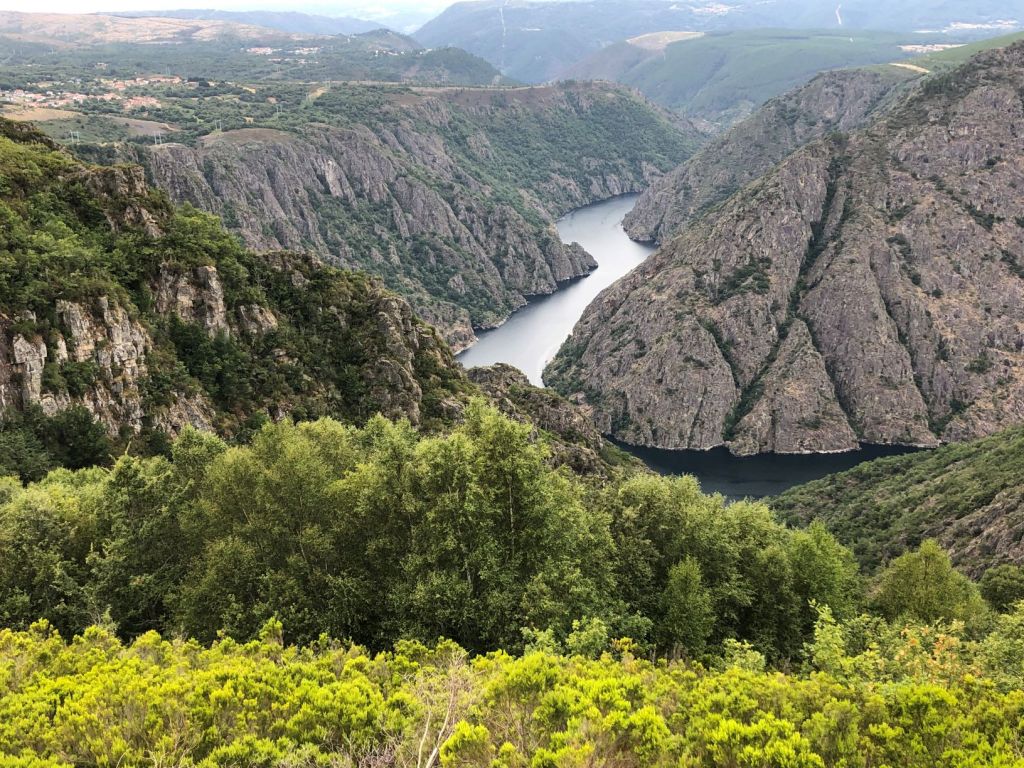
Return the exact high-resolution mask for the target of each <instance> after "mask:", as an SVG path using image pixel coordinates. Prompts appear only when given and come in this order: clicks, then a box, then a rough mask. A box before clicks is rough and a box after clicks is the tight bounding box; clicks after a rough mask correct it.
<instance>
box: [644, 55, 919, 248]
mask: <svg viewBox="0 0 1024 768" xmlns="http://www.w3.org/2000/svg"><path fill="white" fill-rule="evenodd" d="M913 76H914V75H913V73H911V72H910V71H908V70H906V69H896V68H895V67H894V68H892V71H891V72H883V71H876V70H867V69H850V70H839V71H835V72H825V73H823V74H821V75H818V76H817V77H816V78H814V79H813V80H812V81H811V82H810V83H808V84H807V85H805V86H803V87H801V88H797V89H796V90H794V91H791V92H790V93H787V94H785V95H784V96H780V97H778V98H777V99H774V100H772V101H770V102H768V103H767V104H765V105H764V106H763V107H761V108H760V109H759V110H757V111H756V112H755V113H754V114H753V115H751V116H750V117H749V118H747V119H746V120H744V121H743V122H741V123H739V124H738V125H737V126H736V127H734V128H732V129H731V130H729V131H727V132H726V133H724V134H723V135H722V136H719V137H718V138H717V139H715V140H713V141H711V142H710V143H708V144H707V145H705V146H704V147H703V148H702V149H701V150H700V151H699V152H697V153H696V154H695V155H694V156H693V157H692V158H690V159H689V160H687V161H686V162H685V163H683V164H682V165H680V166H679V167H678V168H676V169H675V170H673V171H671V172H669V173H667V174H665V175H664V176H663V177H661V178H660V179H657V180H656V181H655V182H654V183H653V184H651V186H650V187H649V188H648V189H647V190H646V191H645V192H644V193H643V194H642V195H641V196H640V199H639V200H638V201H637V204H636V207H635V208H634V209H633V210H632V211H631V212H630V213H629V214H628V215H627V216H626V219H625V222H624V226H625V228H626V232H627V233H628V234H629V236H630V237H632V238H633V239H634V240H640V241H643V242H667V241H668V240H670V239H671V238H672V237H673V236H674V235H675V234H677V233H679V232H681V231H682V230H683V228H685V227H686V226H687V225H689V224H690V223H691V222H693V221H694V220H695V219H697V218H699V217H700V216H701V215H702V214H703V213H705V212H706V211H708V210H709V209H711V208H712V207H714V206H715V205H717V204H719V203H721V202H722V201H724V200H726V199H727V198H728V197H730V196H731V195H732V194H733V193H735V192H737V191H738V190H740V189H741V188H743V187H744V186H746V185H747V184H749V183H750V182H752V181H754V180H755V179H757V178H759V177H760V176H762V175H764V174H765V173H767V172H768V171H769V170H771V169H772V168H773V167H774V166H775V165H777V164H778V163H780V162H781V161H782V160H784V159H785V158H786V157H788V156H789V155H790V154H791V153H793V152H794V151H796V150H797V149H799V148H800V147H803V146H805V145H806V144H808V143H809V142H811V141H814V140H815V139H820V138H822V137H824V136H825V135H827V134H828V133H831V132H834V131H842V132H848V131H851V130H854V129H856V128H858V127H860V126H862V125H864V123H865V122H867V120H868V119H869V118H871V117H872V116H874V115H876V114H879V113H880V112H882V111H884V110H885V109H886V108H887V107H888V106H890V105H891V104H892V102H893V99H894V97H895V96H896V95H897V94H898V93H900V92H902V90H903V86H905V85H906V82H907V81H908V80H910V79H912V77H913Z"/></svg>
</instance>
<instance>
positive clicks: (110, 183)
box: [0, 120, 470, 477]
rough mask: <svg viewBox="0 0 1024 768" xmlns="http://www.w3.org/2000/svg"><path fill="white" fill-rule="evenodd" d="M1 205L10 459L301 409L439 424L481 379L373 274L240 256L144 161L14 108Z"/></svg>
mask: <svg viewBox="0 0 1024 768" xmlns="http://www.w3.org/2000/svg"><path fill="white" fill-rule="evenodd" d="M0 216H2V218H3V223H4V226H3V228H2V229H0V329H2V336H0V406H2V408H3V411H4V413H3V418H4V426H3V431H2V432H0V437H2V442H3V450H0V454H3V458H2V462H0V463H2V465H3V469H4V471H5V472H12V473H15V474H21V475H22V476H24V477H38V476H39V475H40V474H41V473H42V472H43V471H45V469H46V468H47V467H49V466H52V465H54V464H70V465H72V466H81V465H82V464H83V463H86V464H87V463H91V462H94V461H97V460H105V457H106V454H107V453H109V451H110V450H111V441H113V442H114V443H117V444H120V445H121V446H122V447H123V446H124V445H125V444H126V443H127V442H129V441H132V442H134V443H135V444H136V446H137V447H138V446H139V445H149V446H150V449H152V450H160V448H161V446H162V445H165V442H166V434H167V433H174V432H177V431H178V430H180V429H181V428H182V427H183V426H185V425H193V426H197V427H203V428H207V429H210V428H216V429H218V430H219V431H221V432H222V433H223V434H226V435H233V434H241V435H244V434H245V433H246V432H247V431H251V430H252V429H254V428H256V427H258V425H259V424H260V423H261V421H262V420H265V419H267V418H269V417H270V416H276V417H279V416H282V415H285V414H289V413H291V414H293V415H295V416H296V417H300V418H301V417H306V418H312V417H316V416H318V415H328V414H330V415H334V416H338V417H342V418H346V419H350V420H355V421H359V420H365V419H366V418H368V417H369V416H371V415H373V414H374V413H376V412H378V411H380V412H384V413H387V414H390V415H392V416H405V417H407V418H409V419H411V420H412V421H413V422H415V423H422V424H429V423H431V422H434V423H437V421H438V420H439V419H441V418H443V417H444V416H445V415H446V414H449V413H450V409H451V408H452V407H453V404H456V403H457V401H458V398H459V397H460V393H461V392H464V391H467V390H468V389H469V388H470V387H469V385H468V383H467V382H466V381H465V378H464V377H463V374H462V373H461V370H460V369H459V368H458V367H457V366H456V364H455V363H454V361H453V360H452V357H451V352H450V351H449V349H448V348H447V346H446V345H445V344H444V343H443V342H442V341H441V339H440V338H439V337H438V335H437V333H436V332H435V331H434V330H433V329H431V328H429V327H428V326H426V325H424V324H423V323H422V322H420V321H419V320H418V319H416V318H415V317H414V316H413V313H412V311H411V310H410V309H409V307H408V305H407V304H406V303H405V302H404V301H402V300H401V299H399V298H397V297H395V296H393V295H392V294H389V293H387V292H386V291H385V290H384V289H383V288H382V287H381V286H380V285H379V284H377V283H376V282H375V281H373V280H372V279H370V278H368V277H367V276H365V275H359V274H354V273H347V272H343V271H340V270H336V269H333V268H329V267H324V266H323V265H321V264H319V263H317V262H316V261H315V260H313V259H311V258H309V257H306V256H300V255H296V254H289V253H283V252H282V253H275V254H268V255H256V254H253V253H251V252H249V251H246V250H244V249H243V248H242V247H241V246H240V245H239V244H238V242H237V241H236V240H235V239H234V238H233V237H231V236H230V235H229V234H227V233H226V232H225V231H224V230H223V229H222V228H221V226H220V223H219V222H218V221H216V220H215V219H213V218H212V217H210V216H207V215H206V214H202V213H199V212H197V211H195V210H194V209H189V208H185V209H175V208H174V207H172V206H171V205H170V204H169V203H168V202H167V200H166V198H165V197H164V196H163V195H161V194H160V193H157V192H155V191H154V190H152V189H151V188H148V187H147V186H146V185H145V182H144V180H143V177H142V171H141V169H140V168H138V167H132V166H114V167H108V168H105V167H96V166H88V165H84V164H82V163H81V162H79V161H77V160H75V159H73V158H72V157H71V156H70V155H69V154H67V153H66V152H64V151H61V150H60V149H58V148H57V147H56V145H54V144H53V142H51V141H50V140H49V139H47V138H46V137H44V136H43V135H42V134H40V133H37V132H35V131H34V130H32V129H30V128H26V127H25V126H22V125H19V124H15V123H10V122H7V121H4V120H0ZM91 414H92V415H95V416H96V417H97V418H98V420H99V423H100V425H101V426H98V425H94V424H93V418H92V415H91ZM69 451H70V453H71V454H74V455H73V456H72V455H69V453H68V452H69Z"/></svg>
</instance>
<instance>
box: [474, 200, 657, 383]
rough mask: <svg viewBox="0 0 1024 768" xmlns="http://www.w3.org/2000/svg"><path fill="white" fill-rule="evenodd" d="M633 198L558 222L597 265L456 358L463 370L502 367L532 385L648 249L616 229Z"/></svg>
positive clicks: (568, 240) (591, 208) (561, 233)
mask: <svg viewBox="0 0 1024 768" xmlns="http://www.w3.org/2000/svg"><path fill="white" fill-rule="evenodd" d="M636 198H637V195H623V196H622V197H613V198H612V199H611V200H605V201H604V202H600V203H594V204H593V205H588V206H586V207H585V208H579V209H578V210H575V211H573V212H572V213H570V214H568V215H567V216H564V217H563V218H561V219H559V220H558V234H559V236H560V237H561V238H562V240H563V242H566V243H572V242H577V243H579V244H580V245H582V246H583V247H584V248H586V249H587V251H588V252H589V253H590V254H591V255H592V256H593V257H594V259H595V260H596V261H597V264H598V268H597V269H595V270H594V271H593V272H591V273H590V274H589V275H587V276H586V277H581V278H579V279H578V280H574V281H572V282H571V283H568V284H567V285H565V286H564V287H563V288H561V289H560V290H558V291H556V292H555V293H553V294H551V295H550V296H539V297H537V298H535V299H533V300H531V301H530V303H529V304H527V305H526V306H525V307H523V308H522V309H520V310H519V311H518V312H516V313H515V314H513V315H512V317H510V318H509V319H508V321H507V322H506V323H505V324H504V325H501V326H499V327H497V328H495V329H493V330H490V331H484V332H482V333H480V334H479V339H480V340H479V341H477V343H476V344H474V345H473V346H472V347H470V348H469V349H467V350H465V351H464V352H462V353H461V354H460V355H459V356H458V359H459V360H460V361H461V362H462V364H463V365H464V366H466V367H467V368H475V367H478V366H483V365H494V363H508V364H509V365H514V366H515V367H516V368H518V369H519V370H521V371H522V372H523V373H525V374H526V375H527V377H528V378H529V379H530V382H531V383H533V384H536V385H537V386H538V387H540V386H543V382H542V381H541V372H542V371H543V370H544V366H545V365H547V364H548V363H549V362H550V361H551V358H553V357H554V356H555V353H556V352H558V348H559V347H561V346H562V344H563V342H565V340H566V339H568V338H569V334H570V333H572V328H573V326H574V325H576V321H577V320H579V319H580V315H582V314H583V310H584V309H586V308H587V305H588V304H590V302H592V301H593V300H594V299H595V298H596V297H597V294H599V293H600V292H601V291H603V290H604V289H605V288H607V287H608V286H609V285H611V284H612V283H614V282H615V281H616V280H618V279H619V278H620V277H622V276H623V275H625V274H626V273H627V272H629V271H630V270H631V269H633V267H635V266H637V265H638V264H641V263H642V262H643V260H644V259H646V258H647V257H648V256H649V255H650V254H651V252H652V251H653V250H654V249H653V248H651V247H650V246H648V245H641V244H640V243H634V242H633V241H632V240H630V239H629V238H628V237H626V233H625V232H624V231H623V229H622V218H623V217H624V216H625V215H626V214H627V213H629V211H630V210H632V208H633V205H634V203H636Z"/></svg>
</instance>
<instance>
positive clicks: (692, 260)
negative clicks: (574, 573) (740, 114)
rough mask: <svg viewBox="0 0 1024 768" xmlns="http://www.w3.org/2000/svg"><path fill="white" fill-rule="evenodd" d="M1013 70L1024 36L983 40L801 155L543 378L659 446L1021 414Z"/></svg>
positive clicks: (962, 434) (660, 256) (993, 424)
mask: <svg viewBox="0 0 1024 768" xmlns="http://www.w3.org/2000/svg"><path fill="white" fill-rule="evenodd" d="M1022 77H1024V46H1020V45H1018V46H1014V47H1011V48H1008V49H1005V50H1003V51H997V52H992V53H988V54H983V55H982V56H980V57H978V58H976V59H975V60H973V61H972V62H971V63H969V64H968V65H966V66H964V67H962V68H960V69H958V70H956V71H955V72H953V73H952V74H950V75H948V76H943V77H939V78H933V79H931V80H928V81H925V82H924V83H923V84H922V85H921V87H920V88H918V89H917V90H916V91H915V92H914V94H913V95H912V96H911V97H909V98H908V99H907V100H906V101H905V102H903V103H902V104H901V105H899V106H898V107H894V108H893V109H892V110H891V111H889V112H888V113H887V114H886V115H885V116H884V117H883V118H882V119H880V120H878V121H877V122H875V123H873V124H872V125H871V126H870V127H868V128H865V129H864V130H862V131H860V132H858V133H855V134H853V135H852V136H850V137H849V138H848V139H847V138H844V137H842V136H833V137H830V138H829V139H827V140H822V141H819V142H816V143H814V144H812V145H810V146H808V147H806V148H805V149H802V150H800V151H798V152H796V153H794V154H792V155H791V156H789V157H788V158H787V159H786V160H785V161H784V162H782V163H781V164H780V165H779V166H778V167H777V168H775V169H774V170H772V171H771V172H770V173H768V174H767V175H766V176H764V177H763V178H761V179H760V180H758V181H757V182H755V183H753V184H751V185H749V186H748V187H746V188H745V189H744V190H742V191H741V192H740V193H738V194H736V195H734V196H733V197H731V198H730V199H729V200H728V201H727V202H725V203H724V204H723V205H722V206H721V207H719V208H717V209H715V210H713V211H711V212H709V213H707V214H706V215H704V216H703V217H702V218H700V219H699V220H697V221H696V222H694V223H693V224H692V225H691V226H689V227H688V228H686V229H684V230H683V231H682V233H681V234H680V235H679V236H678V237H676V238H675V239H673V240H672V241H670V242H668V243H666V244H665V245H664V246H663V247H662V248H661V249H659V251H657V252H656V253H655V254H654V255H653V256H652V257H651V258H650V259H649V260H648V261H647V262H646V263H645V264H643V265H642V266H641V267H640V268H638V269H637V270H635V271H634V272H633V273H631V274H630V275H628V276H627V277H625V278H624V279H623V280H621V281H620V282H619V283H617V284H615V285H614V286H612V287H611V288H609V289H608V290H607V291H605V292H604V293H603V294H601V295H600V296H599V297H598V299H597V300H596V301H595V302H594V304H593V305H592V306H591V307H590V308H589V309H588V310H587V311H586V313H585V314H584V316H583V317H582V319H581V320H580V322H579V323H578V325H577V327H576V329H575V330H574V332H573V334H572V337H571V338H570V340H569V341H568V342H567V344H566V346H565V347H564V348H563V349H562V351H561V352H560V353H559V355H558V357H557V358H556V359H555V361H554V362H553V363H552V365H551V367H550V368H549V369H548V371H547V372H546V373H545V380H546V381H548V382H549V383H551V384H553V385H554V386H555V387H556V388H557V389H559V390H560V391H561V392H563V393H564V394H569V395H575V396H577V397H579V398H581V399H585V400H586V401H587V402H588V403H590V404H591V405H592V406H593V408H594V411H595V414H596V418H597V420H598V425H599V426H600V427H601V428H602V430H603V431H605V432H607V433H610V434H612V435H614V436H615V437H617V438H620V439H622V440H625V441H627V442H631V443H636V444H640V445H647V446H655V447H660V448H698V449H705V448H711V447H714V446H717V445H723V444H728V445H730V447H731V448H732V449H733V450H734V451H736V452H740V453H749V452H753V451H780V452H791V451H805V450H815V451H833V450H844V449H848V448H850V447H851V445H852V442H853V439H854V438H856V439H857V440H860V441H864V442H871V443H880V444H903V445H935V444H936V443H938V442H940V441H943V440H962V439H966V438H969V437H976V436H980V435H985V434H990V433H992V432H995V431H996V430H998V429H1000V428H1003V427H1005V426H1006V425H1008V424H1014V423H1018V422H1020V421H1022V420H1024V246H1022V237H1021V232H1022V231H1024V230H1022V226H1024V199H1022V198H1021V196H1020V195H1019V194H1018V192H1017V191H1016V190H1017V189H1019V187H1020V185H1021V184H1024V138H1022V137H1024V105H1022V101H1021V97H1020V93H1019V83H1020V81H1021V78H1022ZM804 326H805V327H806V331H807V332H808V333H807V334H805V333H804V330H803V327H804Z"/></svg>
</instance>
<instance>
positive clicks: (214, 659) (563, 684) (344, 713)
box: [0, 609, 1024, 768]
mask: <svg viewBox="0 0 1024 768" xmlns="http://www.w3.org/2000/svg"><path fill="white" fill-rule="evenodd" d="M1022 618H1024V617H1022V616H1021V615H1014V616H1007V617H1004V618H1003V619H1002V620H1001V623H1000V626H999V628H998V629H997V630H996V631H995V632H994V633H993V634H992V635H991V636H989V638H987V639H986V640H984V641H982V642H980V643H967V642H964V641H962V640H961V639H960V638H959V636H958V632H957V629H956V627H952V628H947V630H945V631H943V630H941V629H936V628H931V627H914V628H907V629H903V630H899V629H895V628H890V627H888V626H886V625H883V624H880V623H877V622H876V623H875V624H874V625H873V626H872V628H871V631H870V632H869V634H870V636H871V637H872V638H874V639H873V640H872V641H871V642H870V643H868V644H866V645H865V646H864V647H863V648H861V649H860V650H856V651H853V650H852V649H853V647H854V646H856V645H857V643H858V642H859V639H860V638H863V637H864V636H865V626H863V625H862V624H858V622H853V623H851V624H850V625H848V626H841V625H838V624H836V623H835V622H834V621H832V620H831V617H830V614H829V612H828V611H827V610H824V609H823V610H822V612H821V618H820V619H819V621H818V624H817V631H816V634H815V640H814V642H813V643H812V644H811V647H810V655H811V662H810V663H809V665H808V667H807V669H806V670H805V671H804V672H801V673H793V674H782V673H780V672H765V671H764V669H763V664H764V658H763V657H762V656H760V655H759V654H758V653H757V652H755V651H753V650H752V649H751V648H750V647H749V646H745V645H743V644H740V643H735V642H733V643H730V644H729V649H728V653H727V656H726V660H725V661H724V662H723V663H722V664H721V665H720V667H719V668H718V669H715V670H707V669H704V668H703V667H700V666H697V665H688V664H684V663H682V662H676V663H667V662H662V663H659V664H652V663H649V662H646V661H642V660H638V659H636V658H634V657H633V656H632V655H631V654H630V652H629V648H628V644H624V643H619V644H617V646H616V647H614V648H612V649H611V650H609V651H606V652H604V653H603V654H602V655H601V656H600V657H599V658H587V657H584V656H571V657H570V656H564V655H555V654H552V653H547V652H542V651H535V652H528V653H527V654H526V655H523V656H520V657H514V656H509V655H507V654H505V653H503V652H495V653H491V654H488V655H484V656H477V657H470V656H468V655H467V654H466V652H464V651H463V650H462V649H461V648H459V647H458V646H457V645H455V644H453V643H448V642H442V643H439V644H438V645H436V646H435V647H433V648H427V647H425V646H423V645H420V644H418V643H414V642H405V643H400V644H399V645H398V646H397V647H396V649H395V650H394V651H393V652H390V653H381V654H378V655H369V654H368V653H367V652H366V651H365V650H363V649H362V648H359V647H356V646H349V645H345V644H337V643H334V642H331V641H329V640H327V639H321V640H320V641H319V642H317V643H314V644H312V645H310V646H307V647H293V646H287V645H285V644H284V643H283V642H282V639H281V626H280V624H277V623H275V622H269V623H268V624H267V625H266V626H265V627H264V628H263V630H262V632H261V633H260V635H261V636H260V638H259V639H258V640H253V641H251V642H249V643H246V644H240V643H238V642H236V641H233V640H230V639H222V640H219V641H217V642H215V643H213V644H212V645H211V646H208V647H204V646H202V645H200V644H199V643H197V642H195V641H183V640H167V639H161V637H160V636H158V635H157V634H156V633H148V634H145V635H143V636H141V637H139V638H138V639H137V640H135V641H134V642H133V643H131V644H129V645H126V644H122V643H121V642H120V641H119V640H118V639H117V638H116V637H114V636H113V635H112V634H111V633H110V632H109V631H107V630H105V629H102V628H99V627H92V628H89V629H88V630H87V631H86V632H85V633H83V634H82V635H81V636H78V637H76V638H74V639H73V640H71V641H70V642H65V641H64V640H62V639H61V638H60V636H59V635H58V634H57V633H56V632H54V631H53V630H52V629H51V628H50V627H49V625H47V624H46V623H45V622H39V623H37V624H35V625H33V626H32V627H31V628H30V629H29V630H27V631H25V632H15V631H11V630H4V631H0V765H5V766H8V765H9V766H15V765H17V766H36V765H111V766H112V765H119V766H134V765H147V766H161V765H175V766H189V765H205V766H215V765H223V766H235V765H238V766H241V765H245V766H307V765H308V766H312V765H330V766H349V765H357V766H380V765H397V766H430V765H433V766H436V765H441V766H446V767H454V766H485V767H486V766H493V767H494V768H511V767H512V766H537V767H538V768H540V767H547V766H551V767H552V768H554V767H556V766H557V767H558V768H571V767H574V766H622V767H624V768H628V767H632V766H637V767H638V768H639V767H640V766H686V767H690V766H694V767H695V766H707V767H708V768H711V767H712V766H714V767H716V768H717V767H719V766H766V767H767V766H779V767H780V768H824V766H862V767H864V768H867V766H883V765H889V766H903V767H905V768H914V767H916V766H921V767H922V768H924V767H925V766H927V767H928V768H933V766H939V765H942V766H955V767H963V768H966V767H967V766H982V765H985V766H1019V765H1022V764H1024V759H1022V755H1024V734H1022V726H1021V722H1022V718H1024V692H1022V691H1021V690H1020V689H1019V688H1017V687H1015V684H1016V682H1017V681H1016V680H1014V679H1012V678H1008V677H1006V676H1005V674H1003V672H1002V671H1001V670H1006V669H1007V668H1009V669H1016V670H1017V671H1018V673H1019V671H1020V669H1021V661H1022V658H1024V656H1022V649H1021V642H1020V637H1021V635H1020V629H1021V626H1022ZM864 621H869V623H870V620H864Z"/></svg>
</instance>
